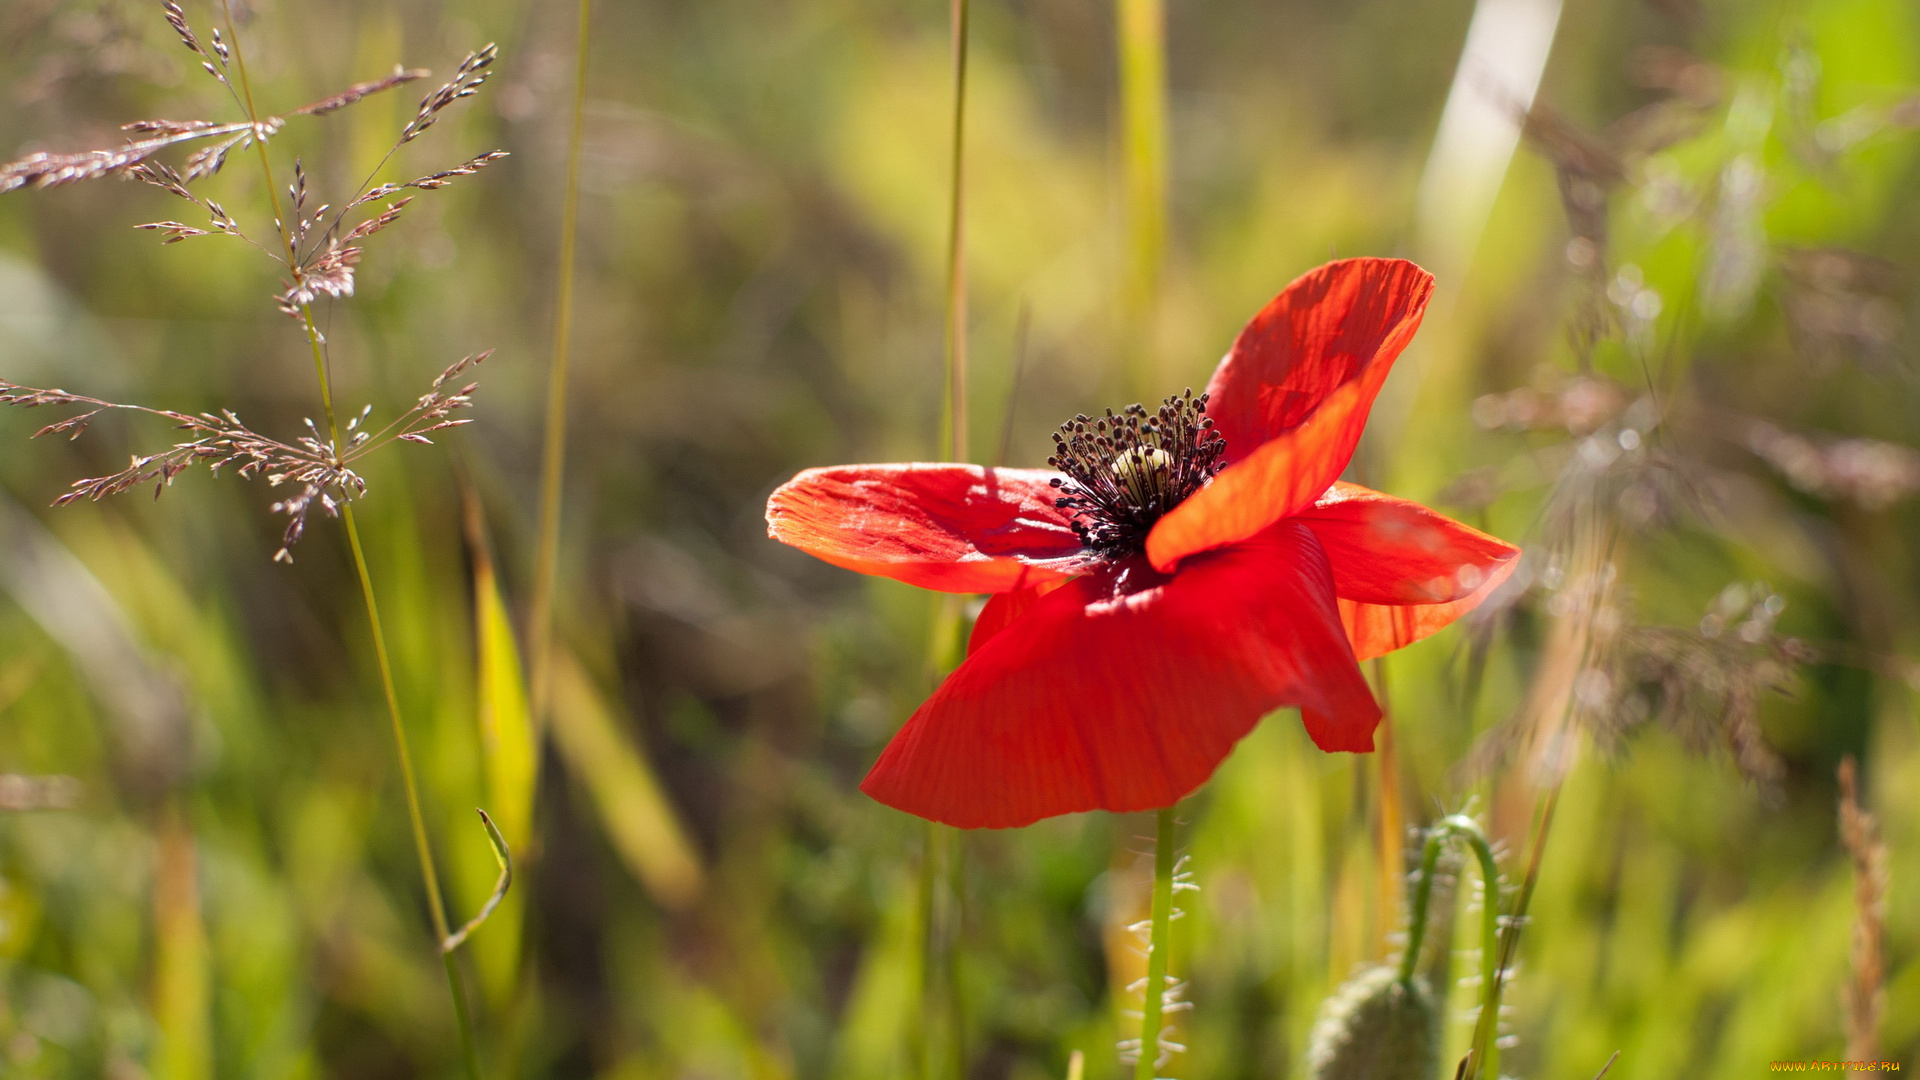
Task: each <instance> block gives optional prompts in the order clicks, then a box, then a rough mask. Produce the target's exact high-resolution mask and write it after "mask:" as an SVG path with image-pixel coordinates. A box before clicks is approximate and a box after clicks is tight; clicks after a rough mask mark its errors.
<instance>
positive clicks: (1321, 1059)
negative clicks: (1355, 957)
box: [1307, 967, 1440, 1080]
mask: <svg viewBox="0 0 1920 1080" xmlns="http://www.w3.org/2000/svg"><path fill="white" fill-rule="evenodd" d="M1439 1071H1440V1014H1439V1012H1438V1011H1437V1010H1436V1009H1435V1007H1434V1003H1433V995H1432V994H1430V993H1428V992H1427V987H1426V984H1425V983H1423V982H1421V981H1420V980H1419V979H1418V978H1415V979H1408V980H1402V979H1401V978H1400V977H1399V972H1397V971H1395V970H1394V969H1393V968H1392V967H1375V968H1369V969H1368V970H1366V971H1363V972H1361V973H1360V974H1359V975H1356V976H1354V977H1353V978H1352V979H1349V980H1348V981H1347V984H1346V985H1345V986H1342V987H1341V988H1340V989H1339V990H1337V991H1335V992H1334V995H1333V996H1332V997H1330V998H1328V999H1327V1000H1326V1003H1325V1004H1324V1005H1322V1006H1321V1008H1320V1019H1319V1020H1318V1021H1316V1022H1315V1023H1314V1025H1313V1034H1312V1036H1311V1037H1310V1038H1309V1039H1308V1040H1307V1076H1308V1077H1309V1078H1310V1080H1434V1078H1435V1077H1436V1076H1437V1075H1438V1074H1439Z"/></svg>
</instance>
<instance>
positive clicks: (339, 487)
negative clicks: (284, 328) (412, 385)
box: [0, 352, 491, 562]
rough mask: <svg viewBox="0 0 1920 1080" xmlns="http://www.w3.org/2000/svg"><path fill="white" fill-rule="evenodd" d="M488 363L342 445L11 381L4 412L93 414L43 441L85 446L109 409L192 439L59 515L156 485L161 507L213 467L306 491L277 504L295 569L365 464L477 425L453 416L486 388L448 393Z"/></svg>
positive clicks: (79, 491) (450, 371) (283, 552)
mask: <svg viewBox="0 0 1920 1080" xmlns="http://www.w3.org/2000/svg"><path fill="white" fill-rule="evenodd" d="M489 355H491V353H490V352H487V353H479V354H477V355H474V356H466V357H462V358H461V359H459V360H458V361H455V362H454V363H453V364H451V365H449V366H448V367H447V368H446V369H445V370H444V371H442V372H441V373H440V375H439V376H438V377H436V378H435V379H434V381H433V385H432V387H431V388H430V389H429V390H428V392H427V393H425V394H422V395H421V396H420V397H419V399H418V400H416V401H415V402H414V404H413V407H412V408H410V409H408V410H407V411H406V412H404V413H402V414H400V416H398V417H397V418H395V419H394V420H393V421H392V422H390V423H388V424H387V425H386V426H385V427H383V428H381V429H379V430H378V431H372V430H368V429H367V428H366V420H367V417H368V416H369V415H370V414H371V412H372V406H368V407H367V408H366V409H364V410H362V411H361V413H360V415H359V416H358V417H356V418H354V419H353V420H352V421H351V422H349V423H348V425H347V430H346V433H345V437H344V439H343V441H342V442H341V443H339V444H336V443H335V442H334V441H333V440H332V439H331V438H329V437H327V436H324V435H322V434H321V433H320V430H319V428H318V427H317V426H315V424H314V423H313V421H311V420H309V421H307V431H308V434H306V435H303V436H301V437H299V438H297V439H295V440H294V441H293V442H291V443H288V442H282V441H280V440H278V439H273V438H270V437H268V436H265V435H261V434H259V433H258V432H256V431H254V430H253V429H251V428H249V427H248V426H247V425H246V424H245V423H243V422H242V421H241V420H240V418H239V417H238V416H237V415H235V414H234V413H233V412H232V411H231V410H222V411H221V412H219V413H199V414H197V415H189V414H187V413H180V412H174V411H172V410H168V409H152V408H148V407H146V406H144V405H123V404H119V403H117V402H111V401H103V400H101V399H99V398H92V397H87V396H85V395H83V394H74V393H69V392H68V391H65V390H60V389H57V388H56V389H47V390H42V389H38V388H35V387H30V386H21V385H19V384H18V383H12V382H8V381H6V380H4V379H0V405H15V406H19V407H20V408H26V409H32V408H39V407H41V406H47V405H81V406H88V408H87V409H85V411H83V412H79V413H76V414H74V415H72V416H69V417H67V418H66V419H63V420H59V421H56V422H54V423H51V424H48V425H47V426H45V427H43V428H41V429H40V430H39V431H37V432H35V433H34V436H33V437H34V438H36V439H37V438H40V437H41V436H43V435H65V436H67V438H68V439H69V440H71V439H77V438H79V437H80V436H81V435H82V434H84V433H85V431H86V429H87V427H88V425H89V424H90V423H91V422H92V421H93V418H94V417H96V416H98V415H100V414H101V413H102V412H105V411H107V410H109V409H120V410H127V411H131V412H140V413H146V414H147V415H149V416H157V417H160V418H162V419H164V420H169V421H172V422H173V424H174V426H175V427H176V428H177V429H178V430H181V431H185V432H187V433H188V436H189V437H187V438H185V439H182V440H181V441H178V442H176V443H174V444H173V446H171V447H169V448H168V449H166V450H163V451H161V452H160V453H157V454H148V455H144V456H141V455H135V456H134V457H133V459H132V460H131V461H130V462H129V463H128V465H127V467H126V468H124V469H122V470H120V471H119V472H116V473H112V474H109V475H107V476H98V477H89V478H86V479H83V480H76V481H74V482H73V484H72V485H71V487H70V488H69V490H68V491H67V492H66V493H65V494H63V495H61V496H60V497H59V498H58V499H56V500H54V505H55V506H65V505H67V504H68V503H72V502H77V501H79V500H81V499H86V500H88V501H98V500H100V499H104V498H106V497H107V496H109V495H118V494H121V493H123V492H126V491H130V490H132V489H134V488H136V487H140V486H141V485H143V484H146V483H149V482H152V483H153V485H154V491H153V493H154V497H155V498H158V497H159V496H160V494H161V492H163V491H165V490H166V489H167V487H168V486H169V485H170V484H172V483H173V480H174V478H175V477H176V476H179V475H180V474H181V473H183V472H186V471H187V470H188V469H190V468H192V467H193V466H195V465H205V466H206V467H207V469H208V471H209V472H211V473H213V474H214V475H218V474H219V472H220V470H222V469H224V468H227V467H228V466H232V467H233V471H234V473H235V474H237V475H239V476H241V477H243V478H246V479H249V480H251V479H256V478H264V479H265V480H266V481H267V484H268V485H269V486H271V487H279V486H281V485H283V484H291V485H296V486H297V487H298V488H299V491H298V492H297V493H296V494H294V495H293V496H291V497H289V498H286V499H282V500H280V501H279V502H276V503H274V504H273V508H272V509H273V511H274V512H275V513H278V514H285V515H286V516H287V517H288V519H289V520H288V523H287V529H286V533H285V535H284V536H283V537H282V540H281V548H280V550H279V551H278V552H276V553H275V554H274V558H275V559H276V560H277V561H282V562H291V561H292V556H291V555H290V554H289V549H291V548H292V547H293V545H294V544H296V543H299V541H300V538H301V536H302V535H304V534H305V532H306V525H307V512H308V511H309V510H310V509H312V508H313V506H314V505H316V504H318V505H319V506H320V508H321V509H322V510H324V511H325V512H326V513H327V514H328V515H329V516H334V515H337V514H338V513H339V508H340V505H341V504H343V503H347V502H351V501H353V500H355V499H358V498H360V497H361V496H363V495H365V494H366V491H367V483H366V481H365V480H364V479H362V478H361V476H360V475H359V473H358V472H356V471H355V469H354V466H355V465H356V464H357V463H358V462H359V461H360V460H361V459H362V458H365V457H366V456H367V455H368V454H371V453H373V452H374V451H376V450H379V449H380V448H381V447H383V446H387V445H389V444H391V443H395V442H413V443H432V441H433V440H432V439H431V438H429V435H430V434H431V433H433V432H436V431H442V430H445V429H447V428H452V427H459V426H461V425H463V424H467V423H470V422H471V421H468V420H465V419H455V418H454V417H453V413H454V412H456V411H457V410H460V409H465V408H468V407H469V406H471V405H472V403H473V391H474V390H475V389H477V388H478V384H477V383H467V384H465V385H464V386H461V387H460V388H459V389H457V390H450V389H448V383H449V382H450V381H451V380H452V379H454V378H456V377H457V376H459V375H460V374H462V373H463V372H465V371H467V370H468V369H469V368H472V367H473V366H475V365H477V364H479V363H481V362H482V361H484V360H486V358H487V357H488V356H489Z"/></svg>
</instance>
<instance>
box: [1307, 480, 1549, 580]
mask: <svg viewBox="0 0 1920 1080" xmlns="http://www.w3.org/2000/svg"><path fill="white" fill-rule="evenodd" d="M1294 520H1295V521H1299V522H1302V523H1304V524H1305V525H1306V526H1307V527H1308V528H1310V529H1312V530H1313V534H1314V535H1315V536H1317V537H1319V538H1320V546H1321V547H1324V548H1326V549H1327V561H1328V562H1330V563H1332V564H1333V591H1334V593H1335V594H1336V595H1338V596H1339V597H1340V598H1341V599H1342V600H1358V601H1361V602H1363V603H1368V604H1422V605H1432V604H1445V603H1450V602H1452V601H1454V600H1459V599H1461V598H1462V597H1465V596H1469V595H1472V594H1473V593H1475V592H1478V591H1479V590H1480V588H1481V587H1482V586H1483V585H1485V584H1486V583H1487V581H1488V579H1489V578H1491V577H1492V576H1493V574H1494V573H1496V572H1497V571H1499V570H1501V568H1503V567H1505V566H1506V565H1507V564H1508V563H1510V562H1512V561H1513V560H1514V559H1515V558H1517V557H1518V556H1519V554H1520V549H1519V548H1517V547H1514V546H1513V545H1512V544H1509V543H1507V542H1506V541H1505V540H1501V539H1499V538H1498V537H1493V536H1488V535H1487V534H1486V533H1483V532H1481V531H1480V530H1479V529H1475V528H1473V527H1471V526H1468V525H1462V524H1461V523H1460V522H1458V521H1455V520H1453V519H1452V518H1450V517H1447V516H1446V515H1445V514H1440V513H1436V512H1435V511H1432V510H1429V509H1427V508H1426V507H1424V506H1421V505H1420V504H1419V503H1417V502H1413V501H1411V500H1408V499H1399V498H1395V497H1394V496H1392V495H1385V494H1382V493H1380V492H1378V491H1374V490H1372V489H1370V488H1364V487H1361V486H1360V485H1359V484H1349V483H1346V482H1344V481H1342V482H1340V483H1337V484H1335V485H1333V487H1331V488H1329V489H1328V490H1327V493H1326V494H1325V495H1322V496H1321V497H1320V501H1319V502H1317V503H1314V504H1313V505H1312V506H1311V507H1308V508H1307V509H1306V510H1303V511H1301V512H1300V513H1298V514H1296V515H1294Z"/></svg>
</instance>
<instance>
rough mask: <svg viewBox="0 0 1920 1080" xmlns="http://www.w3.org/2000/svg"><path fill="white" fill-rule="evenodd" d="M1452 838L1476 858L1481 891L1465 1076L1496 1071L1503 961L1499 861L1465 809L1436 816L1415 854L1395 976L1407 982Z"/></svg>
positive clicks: (1493, 1074)
mask: <svg viewBox="0 0 1920 1080" xmlns="http://www.w3.org/2000/svg"><path fill="white" fill-rule="evenodd" d="M1456 839H1457V840H1464V841H1466V842H1467V846H1468V847H1470V848H1472V849H1473V853H1474V855H1475V856H1476V857H1478V858H1479V860H1480V881H1481V888H1482V890H1483V891H1484V892H1485V896H1484V897H1483V898H1482V900H1481V904H1480V1021H1479V1023H1478V1024H1476V1025H1475V1027H1474V1034H1473V1053H1472V1055H1471V1057H1472V1064H1471V1065H1470V1066H1468V1068H1469V1069H1470V1070H1471V1071H1470V1072H1469V1073H1468V1075H1469V1076H1483V1075H1491V1076H1498V1075H1499V1073H1498V1072H1497V1071H1495V1070H1498V1069H1499V1067H1500V1066H1499V1053H1500V1048H1499V1046H1498V1045H1497V1042H1496V1039H1495V1036H1496V1035H1497V1033H1498V1031H1499V1019H1498V1018H1499V1015H1500V978H1499V973H1500V970H1501V967H1502V965H1503V964H1504V962H1505V960H1506V958H1505V957H1504V956H1502V954H1501V951H1500V949H1501V945H1502V942H1501V940H1500V864H1499V863H1498V862H1497V861H1496V860H1495V859H1494V857H1493V845H1492V844H1490V843H1488V842H1487V834H1486V832H1485V831H1484V830H1483V829H1481V828H1480V823H1479V822H1477V821H1475V820H1473V819H1472V818H1470V817H1468V816H1466V815H1465V814H1454V815H1451V816H1449V817H1446V818H1442V819H1441V820H1440V821H1438V822H1436V823H1435V824H1434V826H1433V827H1432V828H1430V829H1428V830H1427V844H1426V850H1425V851H1424V852H1422V853H1421V857H1420V876H1419V879H1418V880H1417V881H1416V882H1415V884H1414V889H1413V910H1412V912H1411V913H1410V914H1409V916H1408V919H1407V949H1406V952H1405V953H1404V954H1403V955H1402V956H1401V957H1400V973H1399V974H1400V981H1401V982H1406V983H1410V982H1412V981H1413V972H1414V967H1415V965H1417V964H1418V963H1419V962H1420V945H1421V942H1422V941H1424V940H1425V939H1426V936H1427V910H1428V904H1429V902H1430V901H1431V900H1432V898H1433V877H1434V870H1435V868H1436V867H1437V866H1438V865H1439V862H1440V850H1441V848H1443V847H1445V846H1446V843H1447V841H1449V840H1456ZM1489 1018H1492V1019H1491V1022H1489Z"/></svg>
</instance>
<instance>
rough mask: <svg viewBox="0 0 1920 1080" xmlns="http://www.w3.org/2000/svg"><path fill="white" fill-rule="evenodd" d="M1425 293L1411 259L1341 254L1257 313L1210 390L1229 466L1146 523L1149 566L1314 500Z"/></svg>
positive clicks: (1342, 459) (1416, 317) (1231, 538)
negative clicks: (1342, 256)
mask: <svg viewBox="0 0 1920 1080" xmlns="http://www.w3.org/2000/svg"><path fill="white" fill-rule="evenodd" d="M1432 294H1433V275H1431V274H1429V273H1427V272H1426V271H1425V270H1422V269H1420V268H1419V267H1418V266H1415V265H1414V264H1412V263H1410V262H1406V261H1405V260H1402V259H1346V260H1342V261H1340V262H1335V263H1328V264H1327V265H1325V266H1322V267H1320V268H1319V269H1317V270H1314V271H1312V272H1310V273H1308V274H1306V275H1305V276H1303V277H1301V278H1300V279H1298V280H1297V281H1295V282H1294V283H1293V284H1291V285H1289V286H1287V287H1286V289H1284V290H1283V291H1282V292H1281V293H1280V295H1279V296H1277V297H1275V298H1274V300H1273V302H1272V303H1270V304H1268V305H1267V306H1266V308H1265V309H1264V310H1262V311H1261V312H1260V314H1258V315H1256V316H1254V319H1253V321H1252V322H1250V323H1248V324H1247V327H1246V329H1244V330H1242V331H1241V332H1240V337H1239V338H1238V339H1236V340H1235V341H1234V344H1233V350H1232V351H1231V352H1229V353H1228V354H1227V357H1226V359H1225V360H1222V361H1221V362H1220V367H1219V368H1218V370H1216V371H1215V372H1214V374H1213V381H1212V382H1210V383H1209V384H1208V385H1207V393H1208V394H1209V395H1210V396H1209V398H1208V401H1207V415H1208V416H1210V417H1212V418H1213V421H1214V426H1215V427H1216V428H1217V429H1218V430H1219V431H1220V433H1221V434H1222V435H1224V436H1226V439H1227V460H1228V461H1229V462H1230V464H1229V465H1228V466H1227V468H1226V469H1225V470H1223V471H1222V472H1221V473H1220V475H1219V476H1217V477H1215V478H1214V480H1213V482H1212V483H1210V484H1208V485H1207V486H1206V487H1204V488H1202V489H1201V490H1200V491H1198V492H1196V493H1195V494H1194V495H1193V496H1191V497H1190V498H1188V499H1187V501H1185V502H1183V503H1181V504H1180V505H1179V506H1177V507H1175V508H1174V509H1173V512H1172V513H1170V514H1168V515H1167V516H1166V517H1164V518H1161V519H1160V522H1159V523H1158V524H1157V525H1155V526H1154V529H1153V532H1152V534H1151V535H1150V536H1149V537H1148V538H1147V555H1148V557H1149V558H1151V559H1152V560H1153V565H1154V566H1156V567H1158V568H1160V569H1161V570H1167V569H1170V568H1171V567H1173V566H1174V564H1176V563H1178V562H1179V561H1180V560H1181V559H1183V558H1185V557H1187V556H1189V555H1192V554H1194V553H1195V552H1199V551H1206V550H1208V549H1210V548H1216V547H1221V546H1223V545H1226V544H1231V543H1235V542H1237V541H1240V540H1244V539H1246V538H1248V537H1250V536H1253V535H1254V534H1256V533H1258V532H1260V531H1261V530H1262V529H1265V528H1266V527H1268V526H1269V525H1272V524H1273V523H1274V522H1276V521H1279V520H1281V519H1283V518H1286V517H1288V516H1289V515H1292V514H1295V513H1298V512H1299V511H1301V510H1304V509H1305V508H1306V507H1308V506H1310V505H1312V504H1313V502H1314V500H1315V499H1318V498H1319V497H1320V494H1321V493H1322V492H1324V491H1326V490H1327V488H1328V487H1329V486H1330V485H1332V483H1333V482H1334V480H1335V479H1337V478H1338V477H1339V475H1340V473H1341V470H1343V469H1345V468H1346V467H1347V462H1348V461H1349V460H1350V459H1351V458H1352V457H1353V449H1354V447H1355V446H1356V445H1358V444H1359V442H1360V433H1361V431H1362V430H1363V429H1364V428H1365V427H1366V424H1367V413H1368V411H1369V410H1371V409H1372V408H1373V399H1374V397H1375V396H1376V395H1377V394H1378V393H1379V392H1380V386H1381V384H1382V383H1384V382H1386V378H1387V372H1388V371H1390V370H1391V369H1392V367H1393V362H1394V360H1395V359H1396V358H1397V357H1399V355H1400V350H1402V349H1404V348H1405V347H1406V345H1407V342H1408V341H1410V340H1412V338H1413V333H1414V331H1415V330H1417V329H1418V328H1419V326H1420V317H1421V315H1422V314H1423V313H1424V312H1425V311H1426V306H1427V300H1428V298H1429V297H1430V296H1432Z"/></svg>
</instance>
